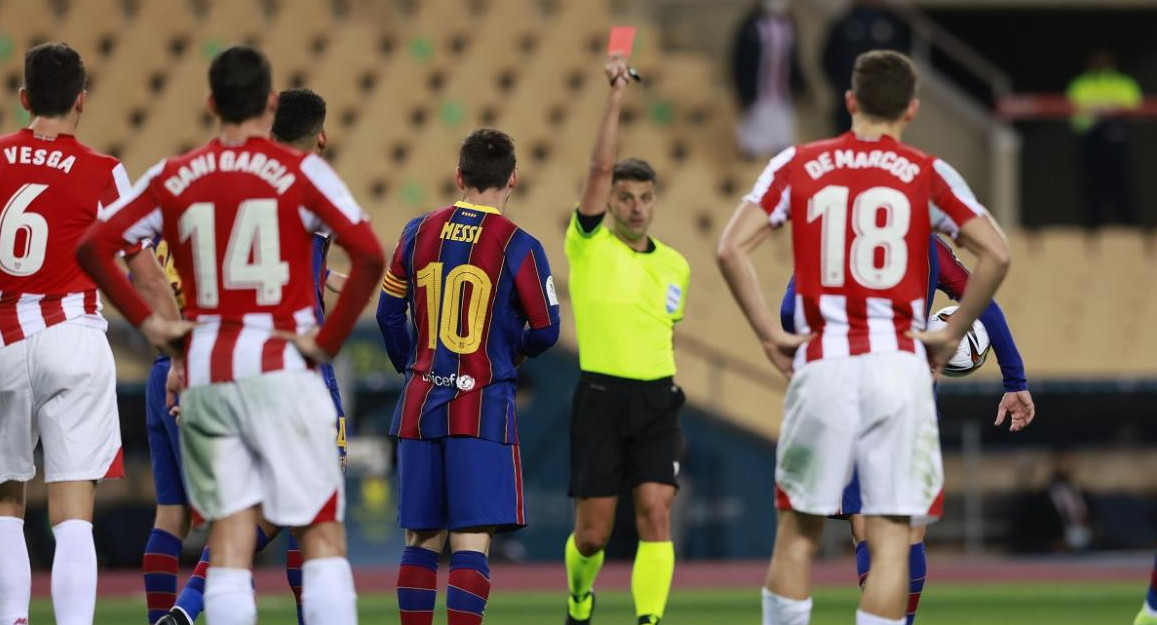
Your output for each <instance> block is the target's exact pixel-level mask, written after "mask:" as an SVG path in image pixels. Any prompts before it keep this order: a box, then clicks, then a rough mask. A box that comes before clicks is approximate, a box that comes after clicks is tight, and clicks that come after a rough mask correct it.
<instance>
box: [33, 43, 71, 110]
mask: <svg viewBox="0 0 1157 625" xmlns="http://www.w3.org/2000/svg"><path fill="white" fill-rule="evenodd" d="M86 80H87V76H86V74H85V71H84V61H82V60H81V58H80V54H78V53H77V51H76V50H73V49H72V48H70V47H69V46H68V44H67V43H42V44H40V45H38V46H36V47H34V48H32V49H31V50H29V51H28V52H27V53H25V55H24V89H25V90H27V92H28V103H29V105H30V106H29V108H31V109H32V114H33V115H36V116H42V117H63V116H65V115H68V113H69V111H71V110H72V107H73V105H74V104H76V98H77V96H79V95H80V93H81V92H82V91H84V85H85V81H86Z"/></svg>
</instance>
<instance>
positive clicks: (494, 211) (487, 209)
mask: <svg viewBox="0 0 1157 625" xmlns="http://www.w3.org/2000/svg"><path fill="white" fill-rule="evenodd" d="M454 206H457V207H458V208H466V209H469V210H473V211H478V212H480V213H490V214H493V215H501V214H502V211H500V210H498V209H497V208H494V207H493V206H483V205H482V204H471V203H470V202H463V201H462V200H459V201H457V202H454Z"/></svg>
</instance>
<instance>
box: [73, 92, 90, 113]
mask: <svg viewBox="0 0 1157 625" xmlns="http://www.w3.org/2000/svg"><path fill="white" fill-rule="evenodd" d="M87 96H88V91H81V92H80V93H79V94H77V96H76V102H73V103H72V108H73V109H75V110H76V112H77V113H83V112H84V100H85V98H86V97H87Z"/></svg>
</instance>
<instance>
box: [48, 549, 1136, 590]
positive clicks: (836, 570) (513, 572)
mask: <svg viewBox="0 0 1157 625" xmlns="http://www.w3.org/2000/svg"><path fill="white" fill-rule="evenodd" d="M1151 557H1152V556H1151V555H1146V556H1145V557H1144V558H1142V557H1132V556H1129V557H1114V558H1098V557H1091V558H1057V559H1050V558H1041V559H1024V560H1010V559H1001V558H985V559H978V560H964V559H953V558H942V559H935V558H933V559H931V561H930V562H929V565H928V569H929V571H928V578H929V581H930V583H936V582H945V583H987V584H997V583H1003V582H1025V583H1049V582H1117V581H1133V582H1137V584H1138V588H1142V587H1143V586H1144V585H1145V584H1146V583H1147V582H1148V580H1149V573H1150V568H1149V567H1150V564H1151V560H1150V558H1151ZM766 570H767V563H766V562H763V561H728V562H684V563H679V564H678V565H677V566H676V567H675V586H676V587H678V588H705V589H709V588H759V586H760V585H761V584H762V582H763V576H764V573H765V572H766ZM189 572H190V571H188V570H183V571H182V572H181V575H182V578H181V583H184V578H185V576H187V575H188V574H189ZM396 573H397V572H396V571H395V570H394V569H384V568H380V569H379V568H363V569H357V570H355V572H354V576H355V578H356V583H357V588H358V591H359V592H361V593H367V594H373V593H389V592H393V589H394V580H395V578H396ZM440 573H441V575H440V577H441V580H440V584H441V585H442V586H444V585H445V583H446V580H445V577H446V573H447V571H446V567H442V570H441V571H440ZM814 577H815V580H816V583H817V584H820V585H827V586H835V585H842V584H847V585H854V584H855V583H856V568H855V564H854V563H853V561H852V560H850V559H839V560H826V561H823V562H820V563H818V564H817V565H816V567H815V572H814ZM491 579H492V581H493V583H494V587H495V588H499V589H503V590H523V591H561V590H562V589H565V588H566V578H565V577H564V573H563V567H562V563H535V564H499V565H495V566H494V567H493V568H492V569H491ZM255 581H256V584H257V591H258V593H259V594H262V595H279V594H287V593H288V592H289V588H288V586H287V585H286V582H285V571H284V570H282V569H278V568H262V569H258V571H257V573H256V575H255ZM630 582H631V566H630V563H628V562H614V563H610V564H608V565H607V566H606V567H604V568H603V570H602V572H601V573H599V586H600V587H602V588H621V589H624V590H625V589H628V588H630ZM49 588H50V585H49V576H48V572H47V571H45V572H37V573H36V574H35V575H34V576H33V580H32V594H33V596H35V597H47V596H49ZM143 592H144V590H143V583H142V581H141V576H140V574H139V573H137V572H135V571H131V570H115V571H107V570H106V571H101V574H100V585H99V593H100V596H102V597H114V596H133V595H138V594H141V593H143ZM1139 592H1140V591H1139Z"/></svg>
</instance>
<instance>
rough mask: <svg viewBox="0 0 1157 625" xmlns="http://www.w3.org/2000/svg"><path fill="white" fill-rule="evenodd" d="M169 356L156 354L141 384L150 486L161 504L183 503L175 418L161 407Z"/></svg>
mask: <svg viewBox="0 0 1157 625" xmlns="http://www.w3.org/2000/svg"><path fill="white" fill-rule="evenodd" d="M169 364H170V362H169V359H168V357H165V356H160V357H158V358H157V360H156V361H155V362H153V368H152V370H151V371H149V379H148V382H147V383H146V384H145V424H146V428H147V430H148V435H149V460H150V461H151V462H152V465H153V485H154V487H155V488H156V491H157V503H158V504H160V505H162V506H187V505H189V498H188V497H187V496H186V495H185V484H184V483H183V482H182V481H181V443H180V439H179V438H178V435H177V419H176V417H174V416H172V415H170V414H169V411H168V409H167V408H165V378H166V377H167V376H168V375H169Z"/></svg>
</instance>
